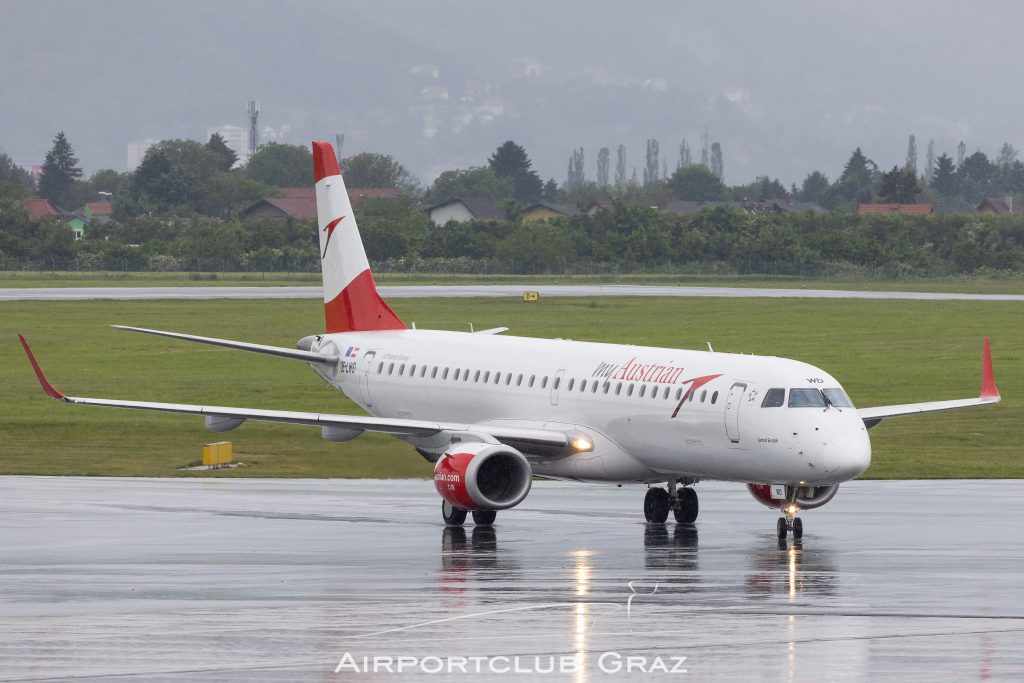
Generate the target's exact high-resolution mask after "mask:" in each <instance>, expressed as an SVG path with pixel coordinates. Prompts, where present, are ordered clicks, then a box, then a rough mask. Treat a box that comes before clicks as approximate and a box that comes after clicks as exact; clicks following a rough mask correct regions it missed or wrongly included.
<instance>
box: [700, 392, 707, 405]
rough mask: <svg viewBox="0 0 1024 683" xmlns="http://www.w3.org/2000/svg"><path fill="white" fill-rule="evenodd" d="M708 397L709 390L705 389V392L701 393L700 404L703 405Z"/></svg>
mask: <svg viewBox="0 0 1024 683" xmlns="http://www.w3.org/2000/svg"><path fill="white" fill-rule="evenodd" d="M707 397H708V390H707V389H705V390H704V391H702V392H700V402H701V403H703V402H704V399H706V398H707Z"/></svg>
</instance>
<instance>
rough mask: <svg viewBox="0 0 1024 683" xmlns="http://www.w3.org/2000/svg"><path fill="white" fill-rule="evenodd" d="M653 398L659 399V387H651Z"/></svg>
mask: <svg viewBox="0 0 1024 683" xmlns="http://www.w3.org/2000/svg"><path fill="white" fill-rule="evenodd" d="M651 398H658V387H651Z"/></svg>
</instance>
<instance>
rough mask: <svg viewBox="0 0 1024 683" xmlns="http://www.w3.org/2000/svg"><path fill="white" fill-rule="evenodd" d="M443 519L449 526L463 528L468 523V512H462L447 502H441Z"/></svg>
mask: <svg viewBox="0 0 1024 683" xmlns="http://www.w3.org/2000/svg"><path fill="white" fill-rule="evenodd" d="M441 517H443V518H444V523H445V524H447V525H448V526H462V523H463V522H465V521H466V511H465V510H460V509H459V508H457V507H455V506H454V505H452V504H451V503H449V502H448V501H447V500H442V501H441Z"/></svg>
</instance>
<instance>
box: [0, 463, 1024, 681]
mask: <svg viewBox="0 0 1024 683" xmlns="http://www.w3.org/2000/svg"><path fill="white" fill-rule="evenodd" d="M352 448H358V443H353V444H349V445H346V446H343V447H339V454H338V457H344V456H345V452H344V451H345V450H346V449H352ZM410 457H415V456H410ZM433 489H434V487H433V483H432V482H430V481H426V480H425V481H373V480H355V481H353V480H315V481H309V480H259V479H248V480H244V479H201V480H197V479H191V480H190V479H184V480H182V479H176V480H169V479H165V480H158V479H116V478H72V477H66V478H41V477H0V539H3V540H2V552H0V662H3V666H2V667H0V680H12V681H13V680H18V681H25V680H66V679H69V678H72V677H83V678H84V677H96V678H102V679H113V678H117V679H118V680H122V679H127V680H162V681H167V680H170V681H179V680H180V681H195V680H204V681H205V680H215V681H218V683H220V682H224V681H253V680H256V681H293V680H295V681H325V680H339V681H340V680H364V679H365V680H378V679H383V680H404V679H405V678H409V677H411V676H415V677H416V678H417V679H419V678H424V679H426V680H431V679H434V678H436V679H437V680H452V679H455V680H466V681H477V680H509V679H512V680H567V679H575V680H588V681H604V680H607V681H618V680H623V679H624V678H629V679H635V680H649V679H650V677H649V676H648V675H646V674H644V673H642V671H641V670H640V669H639V668H635V669H634V670H633V671H632V672H631V675H629V676H627V675H625V674H626V671H625V669H624V668H616V667H624V666H625V663H626V661H627V660H626V658H627V657H637V658H639V659H636V660H633V661H634V663H636V664H637V666H638V667H639V666H640V664H639V663H642V665H643V666H644V667H646V669H645V670H648V671H650V670H651V669H652V667H657V666H659V665H658V662H659V661H660V662H661V665H662V666H667V667H673V666H675V665H676V662H677V661H678V660H676V659H673V658H678V657H686V660H685V662H684V663H683V665H682V668H685V669H686V670H687V672H688V677H679V680H700V681H704V680H716V681H738V680H742V681H773V682H774V681H929V682H931V681H938V680H943V681H968V680H988V679H991V680H1007V681H1009V680H1017V681H1019V680H1021V679H1022V677H1024V572H1022V571H1021V567H1022V566H1024V546H1022V544H1021V542H1020V530H1021V529H1022V528H1024V498H1022V497H1021V495H1020V491H1021V482H1017V481H985V482H979V481H928V482H854V483H852V484H844V485H843V487H842V490H840V492H839V495H838V496H837V497H836V498H835V500H833V501H832V502H831V503H829V504H828V505H827V506H825V507H823V508H821V509H820V510H814V511H807V512H805V513H803V515H802V516H803V519H804V527H805V530H806V531H805V533H806V535H805V538H804V540H803V542H802V544H800V545H797V544H794V542H792V541H790V542H789V543H788V544H784V545H782V546H780V545H779V544H778V542H777V541H776V539H775V517H776V513H773V512H772V511H769V510H767V509H766V508H763V507H761V506H760V505H759V504H758V503H756V502H755V501H754V500H753V499H751V498H750V496H749V495H748V494H747V493H746V490H745V488H744V487H743V486H742V485H738V484H718V483H702V484H699V485H698V487H697V489H698V491H699V492H700V501H701V503H700V504H701V513H700V515H701V516H700V519H699V520H698V523H697V525H696V526H678V525H676V524H674V523H669V524H667V525H654V526H648V525H646V524H644V523H643V514H642V512H641V507H642V501H643V494H644V489H643V487H639V486H636V487H624V488H621V489H620V488H615V487H610V486H594V485H579V484H566V483H556V482H537V483H536V484H535V485H534V487H533V490H532V491H531V493H530V495H529V497H528V498H527V499H526V501H524V503H523V504H522V505H521V506H519V507H518V508H516V509H513V510H507V511H503V512H501V513H499V514H498V521H497V524H496V526H495V527H493V529H492V528H483V527H481V528H475V527H473V526H472V524H471V523H469V524H467V526H466V528H465V529H461V528H460V529H458V530H454V531H453V530H450V529H445V528H444V527H443V526H442V524H441V519H440V500H439V498H438V497H437V495H436V493H434V490H433ZM346 655H348V657H350V659H346ZM375 656H376V657H390V658H392V659H396V658H398V657H416V658H420V659H418V660H417V661H420V662H422V663H423V668H410V669H408V670H406V671H405V672H404V675H402V676H398V675H397V674H395V675H390V674H387V673H386V672H378V673H379V674H380V675H379V676H376V677H375V676H373V675H372V674H370V675H366V674H364V673H363V670H362V669H360V672H359V673H356V671H354V670H353V669H352V668H351V667H352V666H353V665H355V666H357V667H363V666H364V659H363V658H364V657H367V658H373V657H375ZM469 657H478V658H481V659H480V660H479V661H480V662H481V664H480V666H481V667H482V668H481V669H479V671H480V673H475V672H474V669H472V668H470V669H469V672H470V673H466V674H463V673H460V672H459V671H455V672H453V673H451V674H450V675H449V674H447V673H446V675H442V676H440V677H437V676H436V675H432V674H431V673H430V670H432V669H433V668H434V667H436V666H437V665H438V661H440V663H441V666H449V665H450V664H451V663H452V662H455V663H456V665H457V664H458V662H459V661H460V659H459V658H461V659H462V660H463V661H464V660H465V658H469ZM516 657H519V660H518V663H517V662H516V660H515V658H516ZM431 658H433V659H431ZM346 661H347V662H348V665H347V667H348V668H342V670H341V673H339V674H337V675H336V674H335V670H336V669H337V668H338V667H339V665H340V664H342V663H343V662H346ZM371 661H372V659H371ZM552 665H553V666H555V667H556V669H555V670H556V671H559V670H561V671H563V672H565V673H563V674H562V675H543V674H541V673H540V672H541V671H543V670H546V669H549V667H550V666H552ZM470 666H471V667H472V665H470ZM512 666H518V667H520V670H521V671H525V672H527V673H519V674H516V673H515V672H514V670H512V669H511V668H508V669H506V667H512ZM565 666H570V667H576V668H575V669H570V670H569V671H568V672H566V671H565V669H564V668H561V667H565ZM531 671H532V673H529V672H531ZM655 671H656V672H661V673H662V677H666V676H664V674H663V670H662V669H655ZM668 678H669V679H670V680H671V679H674V678H676V677H674V676H670V677H668ZM657 680H661V678H658V679H657Z"/></svg>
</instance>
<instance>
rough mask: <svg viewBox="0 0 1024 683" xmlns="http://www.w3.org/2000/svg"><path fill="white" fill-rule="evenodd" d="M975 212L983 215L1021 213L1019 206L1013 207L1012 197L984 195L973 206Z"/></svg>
mask: <svg viewBox="0 0 1024 683" xmlns="http://www.w3.org/2000/svg"><path fill="white" fill-rule="evenodd" d="M974 210H975V211H976V212H977V213H980V214H982V215H985V216H1006V215H1008V214H1011V213H1021V208H1020V207H1019V206H1018V207H1016V208H1014V205H1013V197H986V198H985V199H984V200H982V202H981V203H980V204H978V206H976V207H975V208H974Z"/></svg>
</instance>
